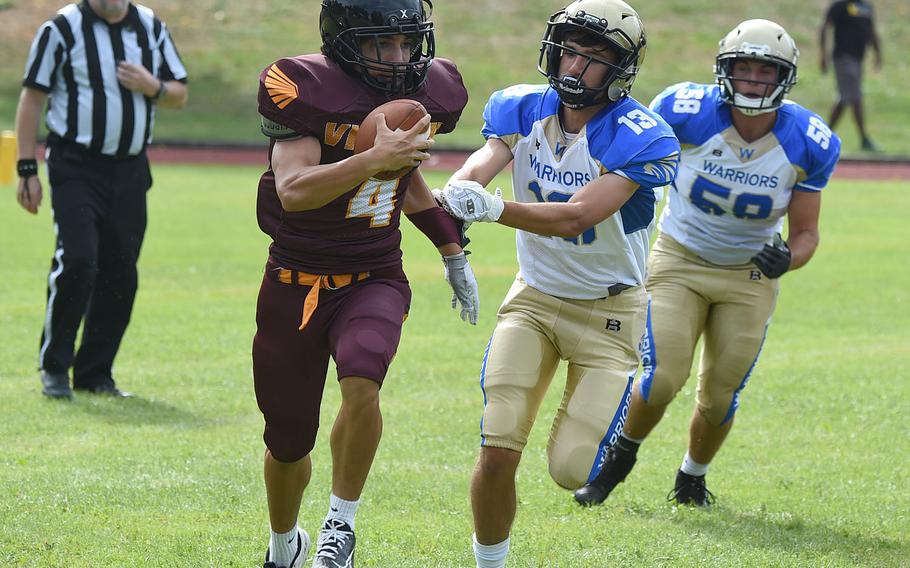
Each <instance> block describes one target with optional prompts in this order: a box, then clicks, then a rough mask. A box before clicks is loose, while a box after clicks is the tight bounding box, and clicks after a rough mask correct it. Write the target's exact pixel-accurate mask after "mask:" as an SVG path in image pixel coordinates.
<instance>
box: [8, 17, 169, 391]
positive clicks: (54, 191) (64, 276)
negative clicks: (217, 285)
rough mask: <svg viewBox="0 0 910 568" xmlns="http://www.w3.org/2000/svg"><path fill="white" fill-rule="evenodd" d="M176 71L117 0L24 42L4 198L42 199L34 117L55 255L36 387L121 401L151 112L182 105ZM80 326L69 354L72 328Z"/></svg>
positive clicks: (151, 25) (163, 41)
mask: <svg viewBox="0 0 910 568" xmlns="http://www.w3.org/2000/svg"><path fill="white" fill-rule="evenodd" d="M186 76H187V75H186V69H185V68H184V66H183V62H182V61H181V60H180V56H179V55H178V54H177V49H176V48H175V47H174V43H173V41H172V40H171V36H170V33H169V32H168V30H167V27H166V26H165V25H164V23H163V22H162V21H161V20H160V19H158V18H157V17H156V16H155V14H154V13H153V12H152V11H151V10H150V9H148V8H146V7H144V6H141V5H138V4H133V3H131V2H128V1H127V0H83V1H82V2H81V3H79V4H69V5H68V6H65V7H63V8H62V9H60V11H59V12H57V14H56V15H55V16H54V17H53V18H52V19H50V20H48V21H47V22H45V23H44V24H43V25H42V26H41V27H40V28H39V29H38V33H37V34H36V35H35V39H34V41H33V42H32V47H31V51H30V53H29V58H28V62H27V63H26V66H25V76H24V78H23V81H22V93H21V95H20V97H19V107H18V109H17V111H16V137H17V139H18V147H19V162H18V164H17V169H18V172H19V186H18V188H17V192H16V199H17V200H18V201H19V204H20V205H21V206H22V207H23V208H24V209H25V210H26V211H28V212H30V213H32V214H36V213H37V212H38V207H39V206H40V205H41V202H42V187H41V181H40V180H39V178H38V163H37V161H36V160H35V157H36V143H37V138H38V123H39V119H40V118H41V115H42V111H43V109H44V107H45V103H47V112H46V114H45V122H46V124H47V128H48V130H49V133H48V137H47V152H46V159H47V169H48V178H49V181H50V188H51V191H50V201H51V209H52V213H53V220H54V231H55V233H56V250H55V251H54V256H53V260H52V261H51V269H50V274H49V275H48V279H47V312H46V314H45V317H44V329H43V332H42V334H41V346H40V350H39V355H38V358H39V367H40V369H41V382H42V386H43V388H42V392H43V393H44V394H45V395H47V396H50V397H53V398H71V397H72V394H73V393H72V390H71V389H70V380H69V374H68V373H69V369H70V367H72V369H73V388H74V389H76V390H80V391H81V392H89V393H99V394H110V395H115V396H128V394H127V393H124V392H122V391H120V390H119V389H117V387H116V386H115V384H114V378H113V375H112V371H111V368H112V366H113V363H114V357H115V356H116V355H117V350H118V349H119V347H120V341H121V339H122V338H123V334H124V332H125V331H126V327H127V324H128V323H129V320H130V314H131V313H132V308H133V299H134V298H135V297H136V287H137V282H138V277H137V273H136V262H137V260H138V259H139V249H140V248H141V246H142V240H143V237H144V236H145V226H146V195H145V193H146V191H147V190H148V189H149V187H151V184H152V177H151V173H150V172H149V163H148V159H147V157H146V154H145V147H146V145H147V144H148V142H149V140H150V139H151V130H152V124H153V123H154V118H155V108H156V107H157V106H158V105H162V106H172V107H182V106H183V105H184V104H186V98H187V90H186V86H185V83H186ZM80 323H81V324H83V331H82V341H81V344H80V346H79V350H78V352H76V351H75V342H76V332H77V331H78V329H79V325H80Z"/></svg>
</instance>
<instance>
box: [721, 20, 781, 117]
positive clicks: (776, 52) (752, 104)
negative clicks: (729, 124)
mask: <svg viewBox="0 0 910 568" xmlns="http://www.w3.org/2000/svg"><path fill="white" fill-rule="evenodd" d="M742 60H748V61H754V62H757V63H759V64H763V65H771V66H774V67H776V68H777V80H776V81H774V82H766V81H753V80H751V79H737V80H738V81H743V82H746V83H753V84H761V85H764V86H765V89H764V91H763V94H762V96H761V97H749V96H746V95H744V94H742V93H737V92H736V88H735V86H734V77H733V70H734V67H735V66H736V62H737V61H742ZM798 62H799V49H797V48H796V42H794V41H793V38H792V37H790V34H788V33H787V31H786V30H785V29H784V28H783V27H781V26H780V24H776V23H774V22H772V21H770V20H761V19H756V20H746V21H744V22H742V23H740V24H739V25H737V26H736V27H735V28H733V30H732V31H730V33H728V34H727V35H726V36H724V38H723V39H721V40H720V42H719V43H718V53H717V58H716V59H715V61H714V77H715V79H716V81H717V84H718V85H720V92H721V100H722V101H724V102H725V103H727V104H729V105H730V106H732V107H734V108H736V109H737V110H739V111H740V112H741V113H743V114H745V115H748V116H755V115H759V114H764V113H768V112H773V111H775V110H777V109H778V108H780V106H781V105H782V104H783V102H784V96H785V95H786V94H787V93H789V92H790V89H792V88H793V86H794V85H795V84H796V66H797V63H798ZM769 90H770V92H769Z"/></svg>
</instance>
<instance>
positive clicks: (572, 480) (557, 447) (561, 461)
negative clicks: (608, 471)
mask: <svg viewBox="0 0 910 568" xmlns="http://www.w3.org/2000/svg"><path fill="white" fill-rule="evenodd" d="M607 378H608V377H604V379H607ZM611 378H614V379H618V378H615V377H611ZM602 382H606V381H602ZM611 382H612V383H614V388H611V389H608V390H605V391H602V392H601V394H600V396H597V397H592V396H587V393H581V394H580V396H572V397H570V398H569V401H568V404H566V407H565V410H563V409H560V411H559V413H558V414H557V416H556V420H555V421H554V424H553V429H552V431H551V432H550V442H549V444H548V445H547V456H548V458H549V467H548V469H549V473H550V477H551V478H553V481H555V482H556V483H557V484H558V485H560V486H561V487H564V488H566V489H573V490H574V489H578V488H579V487H581V486H582V485H584V484H585V483H587V482H588V481H590V480H592V479H594V477H595V476H596V475H597V473H598V472H599V471H600V469H601V467H602V466H603V460H604V458H605V457H606V450H607V448H609V447H610V446H611V445H612V444H614V443H615V442H616V440H617V439H618V438H619V435H620V433H621V432H622V427H623V424H625V421H626V418H627V417H628V415H629V404H630V403H631V400H632V377H628V379H626V380H625V381H623V380H613V381H611ZM576 392H578V391H576Z"/></svg>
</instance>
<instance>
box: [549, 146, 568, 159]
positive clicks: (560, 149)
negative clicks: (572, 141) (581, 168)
mask: <svg viewBox="0 0 910 568" xmlns="http://www.w3.org/2000/svg"><path fill="white" fill-rule="evenodd" d="M566 148H568V146H563V145H562V144H561V143H559V142H557V143H556V151H555V152H553V155H554V156H556V157H557V158H559V157H561V156H562V155H563V154H564V153H565V152H566Z"/></svg>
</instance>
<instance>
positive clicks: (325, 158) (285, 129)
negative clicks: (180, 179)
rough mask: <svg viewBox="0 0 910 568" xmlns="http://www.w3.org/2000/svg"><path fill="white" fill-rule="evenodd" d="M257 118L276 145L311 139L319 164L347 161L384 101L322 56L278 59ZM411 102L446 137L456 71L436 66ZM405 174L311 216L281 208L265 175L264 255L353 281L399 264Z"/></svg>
mask: <svg viewBox="0 0 910 568" xmlns="http://www.w3.org/2000/svg"><path fill="white" fill-rule="evenodd" d="M259 79H260V80H259V113H260V114H261V115H262V124H263V128H262V129H263V132H264V133H265V134H266V135H267V136H269V137H270V138H271V139H272V140H271V145H270V148H269V155H270V156H271V150H272V148H274V144H275V141H276V140H281V139H293V138H300V137H304V136H312V137H315V138H317V139H318V140H319V141H320V142H321V143H322V159H321V163H322V164H331V163H335V162H339V161H341V160H343V159H345V158H347V157H349V156H351V155H352V153H353V149H354V141H355V137H356V136H357V129H358V126H359V125H360V123H361V122H363V119H364V118H366V116H367V114H369V113H370V111H372V110H373V109H374V108H376V107H377V106H379V105H381V104H383V103H385V102H388V101H389V100H390V97H387V96H386V95H385V94H384V93H381V92H380V91H378V90H376V89H372V88H371V87H369V86H367V85H365V84H364V83H363V82H362V81H361V80H359V79H358V78H356V77H353V76H351V75H348V74H347V73H345V72H344V71H343V70H342V69H341V67H339V66H338V65H337V64H336V63H335V62H334V61H332V60H331V59H329V58H327V57H325V56H322V55H301V56H298V57H290V58H285V59H281V60H279V61H277V62H275V63H273V64H272V65H270V66H269V67H268V68H266V69H265V71H263V72H262V74H261V75H260V78H259ZM391 98H408V99H413V100H416V101H418V102H420V103H421V104H423V106H424V107H425V108H426V109H427V112H429V113H430V115H431V119H432V123H431V128H432V132H433V133H437V132H441V133H445V132H451V131H452V130H453V129H454V128H455V123H456V122H457V121H458V118H459V117H460V116H461V112H462V110H463V109H464V106H465V104H466V103H467V98H468V95H467V91H466V90H465V87H464V84H463V83H462V80H461V75H459V73H458V71H457V70H456V69H455V65H454V64H453V63H452V62H450V61H448V60H445V59H440V58H436V59H435V60H434V61H433V64H432V65H431V66H430V70H429V76H428V77H427V80H426V83H424V85H423V86H422V87H421V88H420V90H418V91H417V92H415V93H411V94H409V95H405V96H404V97H391ZM409 180H410V174H409V175H407V176H405V177H403V178H401V179H400V180H392V181H387V182H381V181H378V180H365V181H364V183H363V184H361V185H358V186H356V187H353V188H351V190H350V191H349V192H347V193H345V194H344V195H341V196H340V197H338V198H337V199H335V200H334V201H332V202H331V203H328V204H326V205H324V206H322V207H320V208H318V209H314V210H311V211H298V212H288V211H284V209H283V208H282V207H281V202H280V201H279V199H278V194H277V192H276V190H275V175H274V173H273V172H272V170H271V168H269V170H268V171H266V172H265V173H264V174H263V175H262V178H261V179H260V181H259V199H258V204H257V216H258V218H259V227H260V228H261V229H262V231H263V232H265V233H266V234H267V235H269V236H270V237H271V238H272V241H273V242H272V245H271V248H270V251H269V252H270V255H271V257H272V258H273V260H274V261H275V262H277V263H278V264H279V265H281V266H284V267H287V268H294V269H298V270H305V271H307V272H311V273H315V274H332V273H356V272H361V271H369V270H377V269H381V268H387V267H393V266H396V265H400V263H401V250H400V244H401V233H400V232H399V230H398V222H399V218H400V215H401V205H402V203H403V202H404V194H405V191H407V186H408V182H409Z"/></svg>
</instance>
